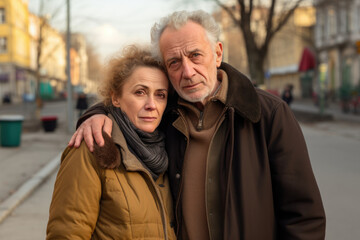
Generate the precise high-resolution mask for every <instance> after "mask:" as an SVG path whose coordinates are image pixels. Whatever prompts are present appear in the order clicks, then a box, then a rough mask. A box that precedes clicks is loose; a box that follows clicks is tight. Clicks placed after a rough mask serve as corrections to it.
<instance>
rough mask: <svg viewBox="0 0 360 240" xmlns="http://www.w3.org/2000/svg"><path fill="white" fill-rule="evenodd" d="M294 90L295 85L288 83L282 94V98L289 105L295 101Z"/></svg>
mask: <svg viewBox="0 0 360 240" xmlns="http://www.w3.org/2000/svg"><path fill="white" fill-rule="evenodd" d="M292 90H293V85H291V84H287V85H286V86H285V89H284V91H283V92H282V94H281V98H282V100H284V101H285V102H286V103H287V104H288V105H290V104H291V103H292V101H293V94H292Z"/></svg>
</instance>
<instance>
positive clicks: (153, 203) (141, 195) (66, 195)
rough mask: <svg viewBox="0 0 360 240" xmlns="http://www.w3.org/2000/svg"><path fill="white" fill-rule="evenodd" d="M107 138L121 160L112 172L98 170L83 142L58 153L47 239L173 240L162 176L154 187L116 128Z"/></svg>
mask: <svg viewBox="0 0 360 240" xmlns="http://www.w3.org/2000/svg"><path fill="white" fill-rule="evenodd" d="M112 138H113V141H114V142H115V143H116V144H119V145H120V146H121V149H122V150H121V154H120V152H119V151H117V152H116V153H110V154H118V155H120V156H121V165H120V166H119V167H118V168H116V169H104V168H102V167H100V166H99V161H98V159H96V157H95V156H94V154H93V153H91V152H90V151H89V150H88V148H87V147H86V145H85V143H84V142H83V143H82V144H81V146H80V148H79V149H75V148H67V149H65V151H64V152H63V155H62V158H61V161H62V162H61V166H60V170H59V172H58V175H57V178H56V182H55V187H54V193H53V197H52V202H51V205H50V216H49V222H48V226H47V237H46V239H71V240H75V239H101V240H106V239H151V240H155V239H176V238H175V234H174V229H173V228H172V227H171V225H172V223H173V220H174V219H173V212H172V199H171V194H170V189H169V182H168V178H167V176H166V175H161V176H160V177H159V178H158V179H157V180H156V182H154V180H153V178H152V177H151V175H150V174H149V172H148V171H147V170H146V169H145V168H144V167H143V166H142V164H141V163H140V162H139V160H138V159H137V158H136V157H135V156H134V155H133V154H132V153H131V152H130V151H129V149H128V148H127V145H126V141H125V139H124V136H123V134H122V133H121V131H120V129H119V127H118V126H117V125H114V126H113V135H112ZM106 144H108V143H106ZM115 149H116V148H115ZM105 154H109V153H105Z"/></svg>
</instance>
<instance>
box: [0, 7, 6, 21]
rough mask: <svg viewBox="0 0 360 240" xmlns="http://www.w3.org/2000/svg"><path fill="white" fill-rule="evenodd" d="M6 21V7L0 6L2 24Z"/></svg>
mask: <svg viewBox="0 0 360 240" xmlns="http://www.w3.org/2000/svg"><path fill="white" fill-rule="evenodd" d="M2 23H5V8H0V24H2Z"/></svg>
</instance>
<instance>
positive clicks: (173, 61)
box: [169, 60, 179, 67]
mask: <svg viewBox="0 0 360 240" xmlns="http://www.w3.org/2000/svg"><path fill="white" fill-rule="evenodd" d="M178 62H179V61H178V60H172V61H171V62H170V63H169V67H171V66H174V65H176V64H177V63H178Z"/></svg>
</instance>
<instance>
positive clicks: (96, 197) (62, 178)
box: [46, 143, 101, 240]
mask: <svg viewBox="0 0 360 240" xmlns="http://www.w3.org/2000/svg"><path fill="white" fill-rule="evenodd" d="M61 160H62V162H61V166H60V169H59V172H58V175H57V178H56V182H55V186H54V192H53V196H52V202H51V205H50V212H49V213H50V216H49V222H48V226H47V237H46V239H71V240H75V239H90V238H91V235H92V232H93V231H94V229H95V225H96V221H97V217H98V213H99V201H100V198H101V180H100V177H99V172H98V171H97V168H96V165H95V164H96V163H95V160H94V157H93V155H92V153H91V152H89V150H88V148H87V147H86V145H85V144H84V143H82V144H81V146H80V148H78V149H75V148H67V149H65V151H64V152H63V155H62V158H61Z"/></svg>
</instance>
